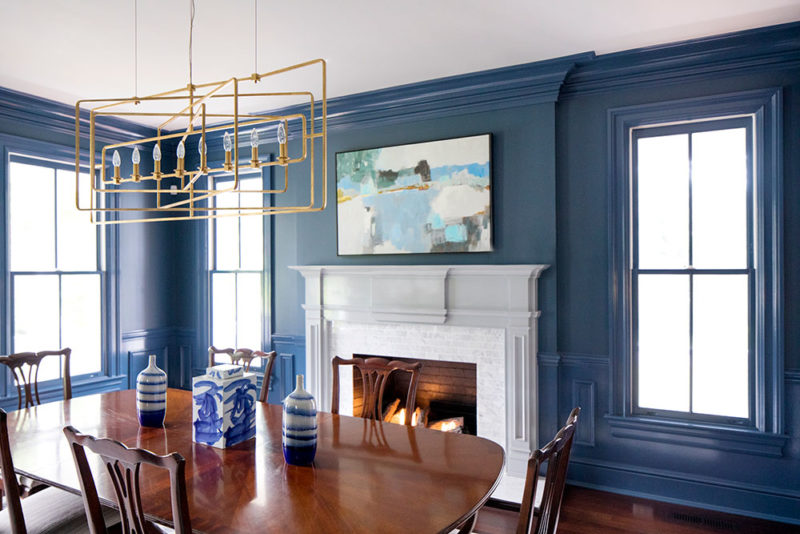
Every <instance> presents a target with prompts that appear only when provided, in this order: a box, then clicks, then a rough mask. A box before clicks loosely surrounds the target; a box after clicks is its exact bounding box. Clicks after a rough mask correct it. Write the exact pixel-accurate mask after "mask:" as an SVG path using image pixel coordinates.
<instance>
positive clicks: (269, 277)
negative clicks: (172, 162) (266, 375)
mask: <svg viewBox="0 0 800 534" xmlns="http://www.w3.org/2000/svg"><path fill="white" fill-rule="evenodd" d="M218 137H219V139H217V138H216V137H215V138H213V139H209V140H208V145H209V151H213V150H214V148H216V147H217V145H219V148H220V149H221V146H222V145H221V136H218ZM220 152H221V150H220ZM243 153H244V151H240V154H243ZM262 159H263V160H264V161H272V159H273V154H272V153H264V154H263V156H262ZM249 163H250V160H249V159H248V158H247V157H246V156H242V157H241V158H240V161H239V165H240V172H246V171H247V168H248V165H249ZM222 164H223V160H222V159H221V158H219V159H212V157H211V156H209V161H208V165H209V166H210V167H221V166H222ZM274 168H275V167H273V166H269V167H261V177H262V181H263V183H264V189H273V188H274V185H275V178H274V175H275V173H274V172H273V171H274ZM231 178H232V176H231ZM202 180H203V181H206V178H203V179H202ZM206 185H207V184H206ZM264 202H265V203H264V205H265V206H272V205H273V203H274V202H273V195H270V194H266V193H265V194H264ZM205 205H208V201H205ZM262 217H263V219H264V227H263V228H264V230H263V232H264V233H263V236H264V264H263V266H264V267H263V271H262V273H263V275H262V280H263V288H262V289H263V292H264V302H265V304H266V307H265V310H264V315H263V317H262V321H263V322H262V339H261V347H252V348H253V349H254V350H265V351H270V350H272V333H273V332H274V327H275V324H274V321H275V319H274V313H273V306H274V298H273V295H274V289H275V288H274V279H275V277H274V276H273V273H274V272H275V265H274V259H273V254H272V244H273V243H274V242H275V239H274V237H275V236H274V231H275V230H274V225H273V224H272V216H269V215H266V216H262ZM212 220H213V219H212ZM197 227H198V231H197V234H196V235H197V250H199V251H202V253H201V260H200V261H201V268H200V272H201V273H203V275H202V279H201V281H200V283H198V284H197V286H198V293H199V294H198V302H199V303H200V305H199V306H198V312H199V314H198V324H199V325H200V328H198V341H199V343H200V345H199V346H200V347H202V346H203V345H205V346H206V347H208V346H209V345H211V306H212V302H211V272H212V270H211V268H210V267H211V266H210V265H209V232H208V224H199V225H197ZM201 353H202V354H203V355H206V351H205V350H202V351H201ZM200 371H202V372H205V364H204V365H203V366H202V367H195V369H193V370H192V372H193V374H196V373H198V372H200ZM253 371H258V370H257V369H255V368H254V369H253ZM262 371H263V369H262Z"/></svg>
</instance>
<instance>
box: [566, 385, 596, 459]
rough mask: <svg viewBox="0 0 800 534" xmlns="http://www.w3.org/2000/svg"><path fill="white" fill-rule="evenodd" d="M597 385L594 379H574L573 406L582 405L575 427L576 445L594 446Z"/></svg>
mask: <svg viewBox="0 0 800 534" xmlns="http://www.w3.org/2000/svg"><path fill="white" fill-rule="evenodd" d="M596 385H597V384H596V383H595V381H594V380H573V381H572V406H573V407H575V406H580V407H581V414H580V416H579V417H578V425H577V427H576V428H575V444H576V445H584V446H587V447H594V434H595V432H594V430H595V417H596V416H595V402H596V401H595V399H596V398H597V393H596V389H597V387H596Z"/></svg>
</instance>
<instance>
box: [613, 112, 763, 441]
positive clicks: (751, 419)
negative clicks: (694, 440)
mask: <svg viewBox="0 0 800 534" xmlns="http://www.w3.org/2000/svg"><path fill="white" fill-rule="evenodd" d="M734 128H744V129H745V132H746V134H745V148H746V151H747V155H746V157H747V163H746V165H747V185H746V187H747V198H746V204H747V205H746V209H747V214H746V217H747V244H746V246H747V265H746V266H745V267H744V268H713V269H708V268H705V269H703V268H701V269H696V268H694V267H693V266H691V264H692V251H693V244H692V242H693V239H692V215H691V214H692V211H691V206H692V202H693V196H692V192H691V191H692V183H691V165H690V169H689V172H690V175H689V176H690V181H689V184H688V186H689V195H688V200H689V206H690V209H689V211H688V215H689V221H688V222H689V226H688V228H687V230H688V232H689V235H688V245H689V264H690V266H689V267H686V268H683V269H680V268H641V267H640V266H639V225H638V223H637V219H638V215H639V201H638V159H637V155H638V150H636V149H635V148H634V145H635V143H636V142H637V141H639V140H641V139H650V138H654V137H662V136H667V135H676V134H686V135H687V136H688V138H687V140H688V141H689V161H690V162H691V147H692V141H691V137H692V135H693V134H695V133H702V132H709V131H719V130H727V129H734ZM753 130H754V124H753V117H752V116H735V117H720V118H717V119H713V120H701V121H686V122H678V123H673V124H668V125H644V126H635V127H632V128H631V135H630V147H629V149H630V150H631V158H630V161H631V164H630V170H629V173H630V178H631V186H630V187H631V189H630V191H631V198H630V206H631V208H630V217H631V220H630V244H629V246H630V250H631V253H630V264H629V269H630V273H629V275H628V276H630V284H631V318H630V320H631V327H630V328H631V332H630V337H631V401H632V406H631V413H632V414H635V415H645V416H655V417H663V418H670V419H683V420H689V421H705V422H712V423H719V424H730V425H741V426H749V427H755V409H756V404H755V395H754V393H755V347H754V341H755V337H756V335H755V330H756V325H755V321H754V319H755V300H756V299H755V283H754V282H755V265H754V250H753V247H754V235H753V230H754V224H753V223H754V221H753V215H754V206H753V200H754V190H753V184H754V176H753V174H754V173H753V135H754V131H753ZM640 274H644V275H648V274H658V275H678V276H681V275H685V276H689V288H690V294H689V306H690V312H689V313H690V318H691V316H692V311H691V310H692V309H693V303H694V291H693V281H694V279H695V277H696V276H703V275H705V274H710V275H716V274H721V275H726V274H731V275H747V277H748V278H747V285H748V303H747V307H748V326H749V336H748V338H749V339H748V357H747V359H748V392H747V404H748V414H749V415H748V417H733V416H721V415H711V414H702V413H697V412H694V411H693V410H692V404H693V390H692V381H693V376H694V370H693V367H692V366H693V362H692V355H693V343H692V342H691V338H692V330H693V328H692V326H691V325H690V327H689V331H690V334H689V335H690V349H689V369H690V370H689V411H688V412H683V411H676V410H667V409H657V408H644V407H642V406H640V405H638V398H639V382H638V380H637V376H638V365H639V357H638V356H639V354H638V345H639V343H638V334H639V328H638V313H637V311H638V300H639V291H638V282H639V281H638V278H639V275H640ZM690 321H691V319H690Z"/></svg>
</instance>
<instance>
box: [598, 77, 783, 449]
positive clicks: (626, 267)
mask: <svg viewBox="0 0 800 534" xmlns="http://www.w3.org/2000/svg"><path fill="white" fill-rule="evenodd" d="M781 114H782V92H781V89H780V88H769V89H759V90H754V91H745V92H739V93H731V94H725V95H713V96H706V97H699V98H690V99H685V100H677V101H669V102H657V103H651V104H643V105H637V106H629V107H624V108H614V109H609V110H608V198H609V219H608V220H609V247H610V248H609V292H610V294H609V297H610V298H609V305H610V310H609V334H610V339H609V349H610V355H611V357H610V383H611V384H610V385H611V396H610V403H609V416H607V419H608V421H609V423H610V424H611V426H612V429H614V430H613V431H617V433H616V434H615V435H623V434H625V435H627V436H629V437H630V436H631V432H633V433H634V434H636V435H637V436H640V437H641V436H642V435H643V433H647V432H661V433H663V432H667V433H672V434H673V436H681V437H679V438H677V439H678V441H679V442H683V441H691V440H690V439H689V432H688V430H691V431H692V432H693V433H694V434H693V438H696V437H697V431H700V430H710V431H711V433H710V434H708V436H709V437H710V436H714V437H718V436H719V434H720V432H723V433H724V431H726V430H731V431H734V432H735V433H736V435H737V436H738V437H737V439H739V438H741V436H742V435H743V434H742V431H743V430H747V431H750V432H751V434H752V436H751V437H753V439H755V440H756V441H758V440H759V439H761V438H759V437H757V436H756V434H772V435H775V434H780V433H782V432H783V407H782V399H783V367H784V364H783V272H782V270H783V243H782V238H783V235H782V210H783V195H782V185H783V174H782V170H783V169H782V146H783V145H782V140H783V139H782V135H783V131H782V115H781ZM736 117H750V119H749V120H751V121H752V124H753V135H754V136H755V141H754V143H753V158H754V164H753V166H752V167H753V186H754V187H753V195H754V198H753V206H754V210H755V211H754V213H753V217H754V221H753V223H754V224H753V227H754V231H755V234H754V236H753V238H754V239H755V247H754V257H753V263H754V265H753V267H754V276H753V279H752V281H751V283H752V285H753V291H754V298H753V302H752V310H753V313H754V317H753V324H754V325H755V329H754V332H753V334H754V340H753V348H754V351H753V352H754V354H753V360H752V372H751V376H750V379H751V381H752V393H751V395H750V397H751V402H752V409H751V413H750V419H749V420H747V421H736V422H734V423H733V424H732V423H731V421H730V418H715V417H713V416H712V417H710V418H709V417H706V416H703V417H687V414H685V413H683V412H677V413H647V412H650V410H646V411H639V410H637V409H636V407H635V396H634V394H635V390H634V382H635V380H634V374H633V371H634V368H633V365H632V363H633V354H632V352H633V344H632V343H633V338H632V333H633V332H632V331H633V312H634V307H633V304H634V300H633V299H634V294H633V284H632V279H631V272H632V270H631V269H630V267H631V266H632V263H631V255H632V228H631V225H632V215H633V214H632V206H631V199H632V197H631V188H632V183H633V180H632V179H633V177H632V169H633V167H632V163H633V161H632V150H631V147H632V144H631V143H632V139H633V132H634V131H635V129H638V128H643V127H655V126H659V125H661V126H668V125H671V124H676V123H686V122H696V123H698V124H699V123H702V122H707V123H708V124H709V125H711V124H712V123H713V121H716V120H718V119H720V118H736ZM613 431H612V432H613ZM684 437H685V438H686V440H684ZM644 439H646V438H644ZM761 443H762V444H763V445H764V447H766V446H767V444H766V442H763V440H762V441H761ZM705 446H708V444H705Z"/></svg>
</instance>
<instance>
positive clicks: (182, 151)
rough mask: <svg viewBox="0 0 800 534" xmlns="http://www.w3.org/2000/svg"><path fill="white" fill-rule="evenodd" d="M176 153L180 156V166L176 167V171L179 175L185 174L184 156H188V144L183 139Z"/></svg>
mask: <svg viewBox="0 0 800 534" xmlns="http://www.w3.org/2000/svg"><path fill="white" fill-rule="evenodd" d="M175 155H176V156H178V168H177V169H175V173H176V174H177V175H178V176H183V158H185V157H186V145H184V144H183V141H181V142H180V143H178V150H176V151H175Z"/></svg>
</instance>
